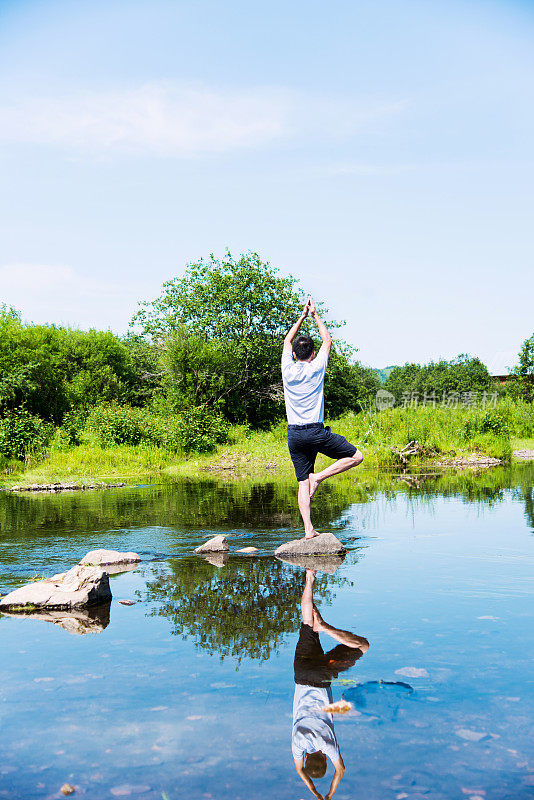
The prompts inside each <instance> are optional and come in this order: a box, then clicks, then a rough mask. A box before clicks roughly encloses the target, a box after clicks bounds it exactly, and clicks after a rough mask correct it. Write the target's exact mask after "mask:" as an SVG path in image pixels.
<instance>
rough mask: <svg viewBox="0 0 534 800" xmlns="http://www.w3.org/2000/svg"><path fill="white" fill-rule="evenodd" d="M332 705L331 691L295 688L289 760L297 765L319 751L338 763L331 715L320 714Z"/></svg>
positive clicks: (337, 749) (337, 747) (337, 748)
mask: <svg viewBox="0 0 534 800" xmlns="http://www.w3.org/2000/svg"><path fill="white" fill-rule="evenodd" d="M331 702H332V689H331V688H330V687H328V689H320V688H318V687H317V686H301V685H300V684H298V683H297V684H295V697H294V699H293V732H292V735H291V751H292V753H293V758H294V759H296V760H297V761H300V760H301V759H302V758H304V756H305V754H306V753H316V752H317V751H318V750H321V752H323V753H324V754H325V756H328V758H329V759H330V760H331V761H332V762H333V763H335V762H336V761H339V745H338V743H337V739H336V734H335V733H334V720H333V717H332V714H329V713H328V712H327V711H321V709H322V708H323V706H326V705H328V703H331Z"/></svg>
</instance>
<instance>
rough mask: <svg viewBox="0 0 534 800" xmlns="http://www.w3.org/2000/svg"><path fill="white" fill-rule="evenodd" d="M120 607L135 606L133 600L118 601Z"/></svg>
mask: <svg viewBox="0 0 534 800" xmlns="http://www.w3.org/2000/svg"><path fill="white" fill-rule="evenodd" d="M119 603H120V604H121V606H133V605H135V600H119Z"/></svg>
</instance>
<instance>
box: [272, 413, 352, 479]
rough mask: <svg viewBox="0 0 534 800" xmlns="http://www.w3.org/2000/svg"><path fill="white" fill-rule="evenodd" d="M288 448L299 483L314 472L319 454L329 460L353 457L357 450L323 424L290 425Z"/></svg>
mask: <svg viewBox="0 0 534 800" xmlns="http://www.w3.org/2000/svg"><path fill="white" fill-rule="evenodd" d="M287 446H288V447H289V454H290V456H291V461H292V462H293V466H294V467H295V474H296V476H297V480H298V481H305V480H306V479H307V477H308V475H309V474H310V472H313V470H314V466H315V459H316V457H317V453H322V454H323V455H325V456H328V458H335V459H336V460H337V459H338V458H347V457H349V458H350V457H352V456H353V455H354V453H355V452H356V450H357V448H356V447H355V446H354V445H353V444H351V443H350V442H348V441H347V440H346V439H345V437H344V436H340V434H339V433H332V431H331V430H330V428H328V427H326V428H325V426H324V425H323V423H322V422H312V423H310V424H309V425H288V426H287Z"/></svg>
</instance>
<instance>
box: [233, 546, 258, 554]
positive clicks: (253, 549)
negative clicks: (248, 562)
mask: <svg viewBox="0 0 534 800" xmlns="http://www.w3.org/2000/svg"><path fill="white" fill-rule="evenodd" d="M236 552H237V553H257V552H258V548H257V547H241V548H240V549H239V550H237V551H236Z"/></svg>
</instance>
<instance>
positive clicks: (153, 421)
mask: <svg viewBox="0 0 534 800" xmlns="http://www.w3.org/2000/svg"><path fill="white" fill-rule="evenodd" d="M228 429H229V424H228V423H227V422H226V421H225V420H224V419H223V418H222V417H221V416H219V415H218V414H216V413H215V412H213V411H210V410H209V409H206V408H192V409H189V410H187V411H183V412H182V414H180V415H178V416H175V415H170V414H155V413H153V412H151V411H149V410H147V409H142V408H132V407H131V406H119V405H117V404H115V403H110V404H109V405H101V406H96V407H95V408H93V409H92V410H91V412H90V414H89V416H88V418H87V425H86V430H87V432H88V433H89V435H90V436H92V437H93V438H94V440H95V441H96V443H97V444H99V445H100V446H101V447H111V446H112V445H115V444H127V445H141V444H148V445H152V446H153V445H156V446H158V447H165V448H166V449H167V450H183V451H184V452H186V453H189V452H191V451H196V452H198V453H210V452H211V451H212V450H214V449H215V446H216V444H218V443H222V442H226V441H227V439H228Z"/></svg>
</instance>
